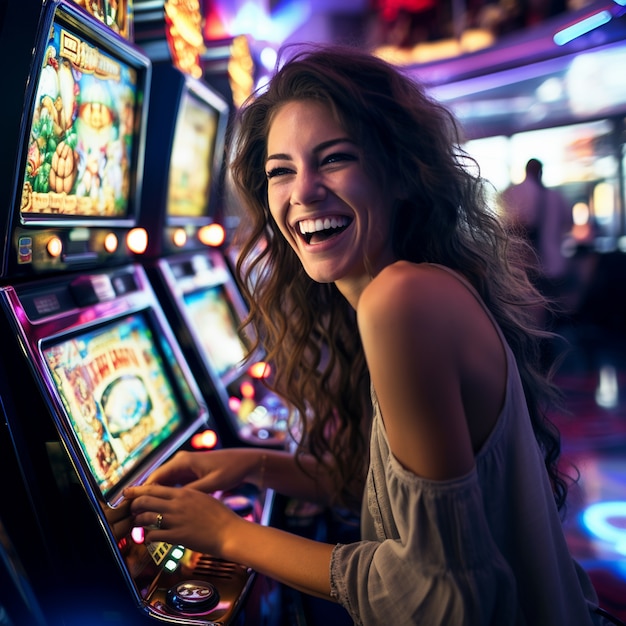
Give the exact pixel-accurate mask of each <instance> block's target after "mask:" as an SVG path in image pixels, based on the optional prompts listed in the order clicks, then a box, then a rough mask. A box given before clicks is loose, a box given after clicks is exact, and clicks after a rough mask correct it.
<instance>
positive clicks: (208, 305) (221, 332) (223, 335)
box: [184, 286, 247, 376]
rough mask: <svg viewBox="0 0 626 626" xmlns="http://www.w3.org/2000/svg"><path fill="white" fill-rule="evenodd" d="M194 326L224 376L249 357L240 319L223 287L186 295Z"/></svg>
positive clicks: (212, 363) (207, 351) (204, 346)
mask: <svg viewBox="0 0 626 626" xmlns="http://www.w3.org/2000/svg"><path fill="white" fill-rule="evenodd" d="M184 300H185V304H186V305H187V310H188V314H189V318H190V320H191V323H192V324H193V327H194V330H195V332H196V333H197V335H198V337H199V338H200V341H201V344H202V345H201V347H202V348H203V349H204V350H205V351H206V354H207V355H208V358H209V361H210V362H211V365H213V367H214V368H215V369H216V370H217V372H218V374H219V375H220V376H223V375H224V374H225V373H226V372H228V371H229V370H230V369H232V368H234V367H237V366H238V365H239V364H240V363H241V362H242V361H243V359H244V358H245V356H246V354H247V348H246V345H245V343H244V342H243V340H242V339H241V337H240V335H239V332H238V321H237V317H236V315H235V313H234V311H233V309H232V306H231V304H230V301H229V299H228V296H227V295H226V292H225V290H224V288H223V287H222V286H216V287H211V288H210V289H206V290H204V291H196V292H193V293H188V294H186V295H185V296H184Z"/></svg>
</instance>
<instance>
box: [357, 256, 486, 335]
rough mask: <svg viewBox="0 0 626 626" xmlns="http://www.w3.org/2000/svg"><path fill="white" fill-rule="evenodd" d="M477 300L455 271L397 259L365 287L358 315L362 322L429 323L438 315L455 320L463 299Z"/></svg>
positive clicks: (441, 319)
mask: <svg viewBox="0 0 626 626" xmlns="http://www.w3.org/2000/svg"><path fill="white" fill-rule="evenodd" d="M466 298H467V299H468V301H469V300H474V298H473V296H472V295H471V294H470V292H469V291H468V289H467V288H466V287H465V286H464V285H463V284H462V282H461V281H460V280H459V279H458V278H456V277H455V276H453V275H452V274H451V273H449V272H447V271H445V270H442V269H441V268H440V267H437V266H435V265H430V264H427V263H421V264H418V263H410V262H407V261H397V262H396V263H393V264H391V265H388V266H387V267H385V268H384V269H383V270H382V271H381V272H380V273H378V274H377V275H376V276H375V277H374V278H373V279H372V281H371V282H370V283H369V285H368V286H367V287H366V288H365V289H364V291H363V293H362V294H361V298H360V299H359V303H358V307H357V315H358V317H359V322H360V323H370V322H371V323H376V324H380V323H388V324H395V323H400V322H402V321H403V320H404V321H409V320H410V321H411V322H413V323H415V322H427V321H428V320H429V318H431V317H433V316H436V317H437V318H438V319H439V320H440V321H441V322H454V321H455V320H456V319H457V318H459V317H460V316H461V315H462V311H460V310H459V306H458V305H459V302H462V301H463V300H465V299H466Z"/></svg>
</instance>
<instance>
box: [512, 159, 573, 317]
mask: <svg viewBox="0 0 626 626" xmlns="http://www.w3.org/2000/svg"><path fill="white" fill-rule="evenodd" d="M542 177H543V164H542V163H541V161H539V160H538V159H534V158H533V159H529V161H528V162H527V163H526V175H525V178H524V180H523V181H522V182H521V183H518V184H516V185H511V186H510V187H508V188H507V189H505V190H504V191H503V192H502V194H501V201H502V206H503V210H504V212H505V219H507V220H508V221H509V223H510V225H511V227H512V228H513V229H515V230H517V231H518V232H519V233H520V234H522V236H524V237H525V238H526V239H527V240H528V242H529V244H530V247H531V250H530V252H532V255H531V256H530V257H529V267H530V272H531V276H532V277H533V280H534V282H535V283H536V285H537V288H538V289H539V291H540V292H541V293H542V294H543V295H544V296H546V298H547V299H548V300H549V301H550V302H551V305H552V308H553V310H554V313H555V314H557V315H558V313H559V311H561V312H564V310H565V308H566V306H565V297H566V295H567V293H568V291H569V290H570V289H571V288H572V285H570V284H569V281H570V279H571V278H573V273H572V272H571V271H570V270H571V269H572V265H571V264H572V260H571V258H570V257H568V256H566V255H565V254H564V253H563V250H564V244H565V243H566V238H567V237H568V235H570V234H571V231H572V228H573V219H572V209H571V207H570V206H569V204H568V203H567V201H566V200H565V198H564V197H563V195H562V194H561V193H560V192H559V191H557V190H556V189H550V188H548V187H545V186H544V184H543V180H542ZM537 315H538V322H539V324H540V325H542V326H544V327H548V326H550V323H551V320H550V317H549V310H548V308H546V307H539V308H538V310H537Z"/></svg>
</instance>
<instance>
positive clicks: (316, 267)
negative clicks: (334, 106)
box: [265, 100, 394, 293]
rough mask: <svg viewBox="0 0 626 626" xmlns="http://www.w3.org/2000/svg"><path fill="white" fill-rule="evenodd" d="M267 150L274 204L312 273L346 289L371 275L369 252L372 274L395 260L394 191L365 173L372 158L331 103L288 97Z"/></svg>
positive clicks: (319, 279) (278, 218)
mask: <svg viewBox="0 0 626 626" xmlns="http://www.w3.org/2000/svg"><path fill="white" fill-rule="evenodd" d="M267 153H268V156H267V162H266V166H265V169H266V173H267V177H268V201H269V208H270V211H271V213H272V216H273V218H274V220H275V221H276V223H277V225H278V227H279V228H280V230H281V232H282V234H283V235H284V237H285V238H286V239H287V241H288V242H289V243H290V245H291V246H292V247H293V249H294V250H295V252H296V254H297V255H298V257H299V259H300V261H301V262H302V265H303V267H304V269H305V271H306V272H307V274H308V275H309V276H310V277H311V278H312V279H313V280H315V281H317V282H321V283H328V282H335V283H337V286H338V287H339V289H340V290H341V291H342V292H344V293H345V290H346V289H347V290H350V291H351V293H354V290H355V289H357V290H360V289H363V287H365V285H366V284H367V282H369V280H370V279H371V276H370V272H369V271H368V269H367V268H366V265H365V263H366V259H367V263H368V266H367V267H369V268H370V269H371V271H372V272H373V273H376V272H378V271H380V269H382V268H383V267H384V266H385V265H387V264H389V263H390V262H392V261H393V254H392V247H391V241H390V237H389V231H390V218H391V209H392V205H393V202H394V198H393V196H392V194H391V193H387V192H386V191H385V189H384V188H383V186H382V183H381V182H380V181H378V180H374V178H373V177H372V176H371V175H368V174H367V172H366V170H365V167H364V159H366V158H371V157H370V156H368V155H365V154H363V152H362V150H361V147H360V146H359V145H358V144H356V143H354V142H353V141H352V140H351V138H350V137H349V136H348V135H347V133H346V132H345V130H344V129H343V128H342V127H341V125H340V124H339V122H337V121H336V119H335V118H334V116H333V113H332V111H331V109H330V107H329V106H328V105H326V104H323V103H320V102H317V101H313V100H306V101H292V102H288V103H287V104H285V105H283V106H282V107H281V108H280V109H279V110H278V111H277V112H276V113H275V114H274V118H273V120H272V122H271V125H270V128H269V133H268V138H267ZM377 157H378V158H384V155H377ZM359 293H360V291H359Z"/></svg>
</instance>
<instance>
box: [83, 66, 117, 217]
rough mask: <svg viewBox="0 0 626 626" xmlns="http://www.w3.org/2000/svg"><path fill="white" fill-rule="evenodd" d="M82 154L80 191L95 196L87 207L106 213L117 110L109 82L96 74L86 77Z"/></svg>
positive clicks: (87, 196)
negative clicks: (109, 152) (107, 174)
mask: <svg viewBox="0 0 626 626" xmlns="http://www.w3.org/2000/svg"><path fill="white" fill-rule="evenodd" d="M76 134H77V137H78V142H77V146H76V149H77V151H78V156H79V170H78V185H77V187H76V194H77V195H78V196H80V197H86V198H90V199H91V203H89V205H88V206H87V208H86V210H87V211H88V212H90V213H94V212H95V213H99V214H102V213H105V212H106V209H107V206H106V203H105V192H104V187H103V178H104V171H105V167H106V162H107V150H108V148H109V145H110V144H111V142H112V141H113V140H114V139H115V135H116V132H115V113H114V109H113V105H112V99H111V94H110V93H109V90H108V88H107V85H106V83H104V82H103V81H100V80H98V79H95V78H94V77H92V76H83V78H82V80H81V92H80V96H79V107H78V119H77V120H76Z"/></svg>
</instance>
